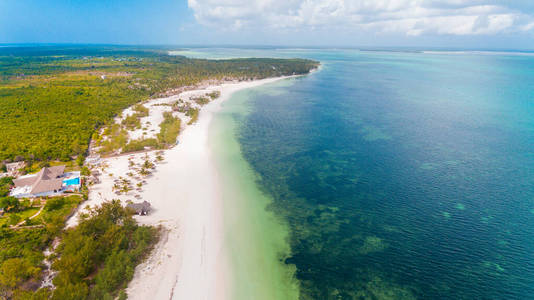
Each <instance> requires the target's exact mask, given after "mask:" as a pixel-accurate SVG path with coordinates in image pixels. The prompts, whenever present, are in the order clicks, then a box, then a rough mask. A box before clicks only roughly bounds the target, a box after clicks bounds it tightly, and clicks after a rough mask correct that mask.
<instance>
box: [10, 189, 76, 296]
mask: <svg viewBox="0 0 534 300" xmlns="http://www.w3.org/2000/svg"><path fill="white" fill-rule="evenodd" d="M8 198H9V199H7V200H6V198H4V199H3V200H2V203H3V204H2V206H6V203H8V205H7V206H6V207H9V210H8V213H6V215H8V216H9V215H18V214H20V213H25V212H27V214H28V215H30V214H31V215H34V214H35V213H36V212H37V211H38V210H39V208H37V207H36V206H38V205H40V202H39V201H34V202H33V203H31V204H30V202H29V200H18V199H16V198H12V197H8ZM15 201H16V202H18V203H17V204H15ZM80 202H81V197H80V196H77V195H72V196H69V197H55V198H49V199H48V200H47V202H46V204H45V207H44V209H43V211H42V212H41V214H39V215H38V216H37V217H36V218H34V219H32V220H31V221H30V224H23V225H22V226H21V227H18V228H17V229H10V228H6V227H0V298H1V299H4V298H7V299H9V298H14V299H29V298H31V296H32V295H33V297H34V298H33V299H36V298H35V297H37V299H46V297H45V298H38V296H39V295H43V294H46V291H41V292H39V293H34V291H35V290H36V289H37V288H38V287H39V280H40V278H41V273H42V268H43V266H42V261H43V259H44V255H43V251H44V249H45V248H46V247H48V246H50V242H51V241H52V240H53V239H54V237H56V236H58V235H59V234H60V232H61V229H62V228H63V226H64V222H65V220H66V218H67V216H68V215H70V214H71V213H72V211H73V209H74V208H75V207H76V206H77V205H78V204H79V203H80ZM0 220H1V219H0ZM21 220H23V219H21ZM25 225H36V226H31V227H27V226H25Z"/></svg>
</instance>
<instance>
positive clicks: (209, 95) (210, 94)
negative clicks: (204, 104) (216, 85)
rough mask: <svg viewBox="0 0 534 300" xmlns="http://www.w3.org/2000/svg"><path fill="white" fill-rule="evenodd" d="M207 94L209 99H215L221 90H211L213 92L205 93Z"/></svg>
mask: <svg viewBox="0 0 534 300" xmlns="http://www.w3.org/2000/svg"><path fill="white" fill-rule="evenodd" d="M207 96H208V97H210V98H211V100H215V99H217V98H219V97H220V96H221V92H219V91H213V92H211V93H209V94H207Z"/></svg>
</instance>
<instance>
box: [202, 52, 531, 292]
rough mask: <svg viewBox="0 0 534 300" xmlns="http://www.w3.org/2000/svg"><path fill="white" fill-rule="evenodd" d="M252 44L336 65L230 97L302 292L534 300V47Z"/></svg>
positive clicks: (236, 130) (254, 176) (244, 147)
mask: <svg viewBox="0 0 534 300" xmlns="http://www.w3.org/2000/svg"><path fill="white" fill-rule="evenodd" d="M239 51H240V50H228V49H223V50H214V49H208V50H205V49H200V50H197V52H198V53H202V55H205V56H208V57H209V56H210V55H215V56H217V55H219V56H220V57H228V56H230V55H229V54H233V55H234V56H239V53H240V52H239ZM246 53H247V54H250V53H253V54H254V55H249V56H281V57H295V56H298V57H309V58H314V59H317V60H320V61H321V62H322V69H321V70H320V71H319V72H316V73H314V74H312V75H309V76H306V77H302V78H299V79H292V80H289V81H284V82H280V83H277V84H274V85H269V86H266V87H262V88H259V89H254V90H252V91H249V92H247V93H244V94H241V95H238V96H237V97H234V98H236V99H237V98H239V99H237V100H236V99H234V98H232V99H230V100H229V101H228V102H227V104H226V105H232V103H233V104H236V105H241V106H243V107H246V109H247V111H248V112H247V113H242V114H239V113H231V112H229V111H227V115H226V117H227V118H229V119H231V120H232V122H233V123H232V124H234V125H233V126H234V127H232V128H233V129H232V130H231V131H226V132H227V134H228V136H227V138H228V139H233V138H237V141H238V144H237V146H238V148H235V149H239V147H240V150H241V154H242V157H244V159H245V160H246V162H247V164H245V165H244V166H247V165H248V166H250V167H251V168H252V170H253V172H252V171H251V170H249V171H248V173H246V174H244V175H242V176H243V177H242V178H235V180H236V182H235V184H236V185H238V184H241V182H246V186H247V187H250V185H249V184H250V182H251V181H254V180H255V181H256V186H255V187H256V189H259V190H261V191H263V192H264V193H265V195H268V197H264V196H261V197H258V198H261V199H264V200H261V201H259V202H254V201H256V200H255V199H256V198H257V197H256V196H251V197H244V198H243V199H242V200H245V201H246V200H247V199H248V200H249V201H250V202H254V203H252V204H251V203H246V202H243V203H246V205H250V206H252V207H254V208H255V209H257V208H258V207H262V206H267V211H266V213H267V214H269V213H271V212H272V213H274V216H275V217H276V218H277V219H278V220H279V222H280V224H281V225H280V227H277V229H276V230H270V231H278V230H281V231H282V233H283V232H284V231H287V232H288V238H287V239H286V242H287V243H286V245H287V246H289V248H288V249H289V250H285V252H287V251H290V253H291V254H290V255H289V256H288V257H287V258H286V259H285V260H284V261H283V263H284V264H285V265H286V267H287V268H283V266H282V268H281V269H280V270H283V271H282V272H281V273H280V274H283V276H288V274H291V272H290V271H289V273H288V272H286V271H288V270H292V268H293V269H294V270H295V272H294V274H293V275H294V276H295V277H296V279H297V280H298V287H299V295H300V298H301V299H358V298H362V299H366V298H369V299H412V298H418V299H534V150H533V149H534V138H533V137H534V85H532V82H534V71H533V70H534V57H530V56H514V55H497V54H496V55H481V54H469V53H466V54H455V55H447V54H435V53H432V54H427V53H406V52H404V53H400V52H361V51H351V50H288V49H285V50H283V51H275V50H246ZM226 108H227V107H226V106H225V108H224V109H223V113H224V111H225V110H226ZM234 140H235V139H234ZM239 152H240V151H239V150H236V151H235V153H239ZM239 161H240V164H241V162H242V160H239ZM229 164H233V163H230V162H229ZM228 167H229V166H228ZM251 193H252V192H251ZM253 193H254V195H258V192H257V191H256V192H253ZM246 209H248V208H245V210H246ZM244 214H245V213H244ZM264 225H265V224H259V225H258V228H260V227H262V228H263V229H264V230H269V228H268V227H264ZM257 230H259V231H261V230H260V229H257ZM283 235H284V234H282V236H283ZM260 248H262V246H261V245H260V246H258V248H256V249H255V250H251V251H261V250H260ZM276 249H284V246H283V245H280V244H278V246H277V247H274V248H270V250H268V251H267V252H276V251H278V250H276ZM247 251H248V250H247ZM278 252H280V251H278ZM282 252H284V251H282ZM258 257H261V255H260V256H258ZM266 257H270V258H268V259H271V260H272V259H274V258H273V256H272V255H271V256H266ZM274 257H276V256H274ZM252 263H254V262H252ZM249 267H251V266H249ZM278 267H280V266H278ZM258 268H261V267H260V266H259V265H258ZM258 278H260V277H258ZM263 279H264V280H270V279H266V278H263ZM240 280H243V281H246V282H248V283H252V284H255V283H254V279H253V278H252V277H251V278H250V279H249V280H248V281H247V279H246V278H241V279H240ZM274 286H276V285H274ZM251 291H253V290H251ZM294 295H295V294H291V295H290V296H294Z"/></svg>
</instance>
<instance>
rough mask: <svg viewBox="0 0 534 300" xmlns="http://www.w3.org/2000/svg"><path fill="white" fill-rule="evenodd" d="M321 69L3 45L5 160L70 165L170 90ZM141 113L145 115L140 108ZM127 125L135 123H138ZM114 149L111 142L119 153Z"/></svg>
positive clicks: (299, 63)
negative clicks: (125, 114) (127, 116)
mask: <svg viewBox="0 0 534 300" xmlns="http://www.w3.org/2000/svg"><path fill="white" fill-rule="evenodd" d="M316 66H317V63H316V62H313V61H310V60H302V59H289V60H285V59H259V58H250V59H230V60H204V59H189V58H185V57H181V56H169V55H166V54H165V52H164V51H161V50H150V49H145V48H141V49H136V48H128V47H84V48H77V47H69V48H61V47H4V48H2V49H0V98H1V99H2V101H0V128H2V130H1V131H0V161H3V160H13V159H15V158H16V157H17V156H20V157H23V158H24V159H35V160H62V161H68V160H71V159H73V157H75V156H78V155H83V154H84V153H85V152H86V151H87V148H88V144H89V141H90V139H91V136H92V135H93V133H94V132H95V130H96V129H97V128H100V127H101V126H103V125H105V124H110V123H111V120H112V118H113V117H114V116H115V115H117V114H118V113H119V112H121V111H122V110H123V109H125V108H126V107H128V106H131V105H133V104H135V103H137V102H140V101H143V100H146V99H148V98H150V97H156V96H158V95H160V94H161V93H163V92H165V91H167V90H169V89H172V88H177V87H181V86H191V85H195V84H198V83H200V82H201V81H203V80H207V79H215V80H217V79H223V78H224V79H254V78H265V77H272V76H280V75H291V74H303V73H307V72H309V70H310V69H312V68H314V67H316ZM136 111H137V112H138V113H141V115H142V113H143V109H142V108H141V107H138V110H136ZM138 116H139V115H138ZM130 121H133V122H132V123H130ZM127 123H128V124H129V125H130V126H137V123H136V121H134V120H133V119H132V120H129V121H127ZM114 134H116V135H118V136H115V138H116V139H117V141H114V142H112V143H114V144H121V145H122V146H124V145H125V144H126V141H124V136H123V134H122V133H121V131H118V132H117V131H115V132H114ZM112 146H113V147H112ZM115 146H117V145H106V147H107V148H108V149H110V148H111V149H117V148H120V147H115ZM119 146H120V145H119Z"/></svg>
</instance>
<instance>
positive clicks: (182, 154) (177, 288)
mask: <svg viewBox="0 0 534 300" xmlns="http://www.w3.org/2000/svg"><path fill="white" fill-rule="evenodd" d="M282 78H285V77H279V78H269V79H263V80H257V81H248V82H240V83H230V84H222V85H219V86H210V87H208V88H205V89H202V90H200V92H202V91H214V90H217V91H220V92H221V94H220V97H219V98H217V99H216V100H214V101H212V102H210V103H209V104H207V105H205V106H203V107H202V110H201V112H200V116H199V119H198V122H197V123H195V124H193V125H189V126H187V127H186V128H185V129H184V130H183V131H182V132H181V134H180V135H179V137H178V139H179V144H178V145H177V146H175V147H173V148H172V149H169V150H165V151H164V154H163V157H164V160H163V161H162V162H160V163H156V167H155V170H154V171H153V173H152V175H150V176H149V177H147V178H144V179H143V180H145V181H146V182H145V183H144V184H143V186H142V189H141V188H140V189H139V191H137V195H138V196H137V199H136V198H134V194H136V192H135V191H131V192H128V193H126V194H121V195H117V194H115V192H114V190H113V185H114V184H115V183H116V182H117V178H118V177H121V178H127V177H128V176H132V175H131V174H130V175H127V173H128V172H129V171H130V169H131V165H132V163H131V162H130V161H129V160H132V162H135V163H140V162H141V161H143V160H144V158H145V157H146V155H148V157H149V159H151V160H152V161H155V159H154V158H155V156H156V153H157V151H151V152H146V153H137V154H132V155H122V156H117V157H111V158H105V159H103V162H104V163H105V164H106V165H107V167H106V168H105V171H104V172H103V174H102V175H101V176H100V183H98V184H95V185H93V186H92V187H91V188H90V193H89V200H88V201H86V202H85V203H84V204H83V205H82V208H83V207H86V206H94V205H98V204H100V203H102V202H103V201H106V200H110V199H120V200H121V201H123V203H125V202H126V200H132V201H134V202H139V201H143V200H146V201H148V202H150V204H151V207H152V212H151V213H150V214H149V215H148V216H136V218H137V220H138V221H139V222H140V223H141V224H149V225H156V226H157V225H161V226H162V228H163V230H162V232H163V234H162V237H161V240H160V242H159V243H158V244H157V245H156V248H155V249H154V250H153V252H152V253H151V255H150V257H149V258H148V259H147V260H146V261H145V262H144V263H142V264H141V265H139V266H138V267H137V268H136V271H135V275H134V279H133V280H132V282H130V284H129V286H128V289H127V293H128V298H129V299H210V300H211V299H225V298H227V294H228V291H226V290H225V286H226V284H225V278H226V277H227V272H226V270H228V266H227V265H226V264H227V260H226V257H225V253H224V251H223V249H224V248H223V245H222V244H223V238H222V236H223V232H224V231H223V228H222V225H223V222H222V217H223V216H222V211H223V210H222V208H221V206H222V203H221V196H220V192H219V191H220V189H219V188H220V180H219V178H218V176H220V173H218V170H216V168H215V164H214V161H213V157H212V155H211V153H210V148H209V144H208V129H209V126H210V122H211V119H212V116H213V114H214V113H215V112H217V111H218V110H219V109H220V106H221V103H222V102H223V101H225V100H226V99H228V98H229V97H230V96H231V94H232V93H234V92H236V91H238V90H242V89H246V88H251V87H255V86H259V85H262V84H265V83H270V82H274V81H276V80H279V79H282ZM198 92H199V91H188V92H184V93H182V94H184V95H191V94H195V93H198ZM172 97H174V99H175V98H176V96H172ZM172 97H169V99H170V98H172ZM154 101H159V102H165V101H166V100H165V99H163V100H162V99H156V100H154ZM151 104H152V103H150V101H149V102H148V103H145V106H149V105H151ZM155 122H156V121H154V120H151V123H152V124H154V123H155ZM184 123H185V122H184ZM76 216H77V215H75V216H74V217H72V218H71V219H70V220H69V221H68V226H73V225H75V224H76V222H77V218H76Z"/></svg>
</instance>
